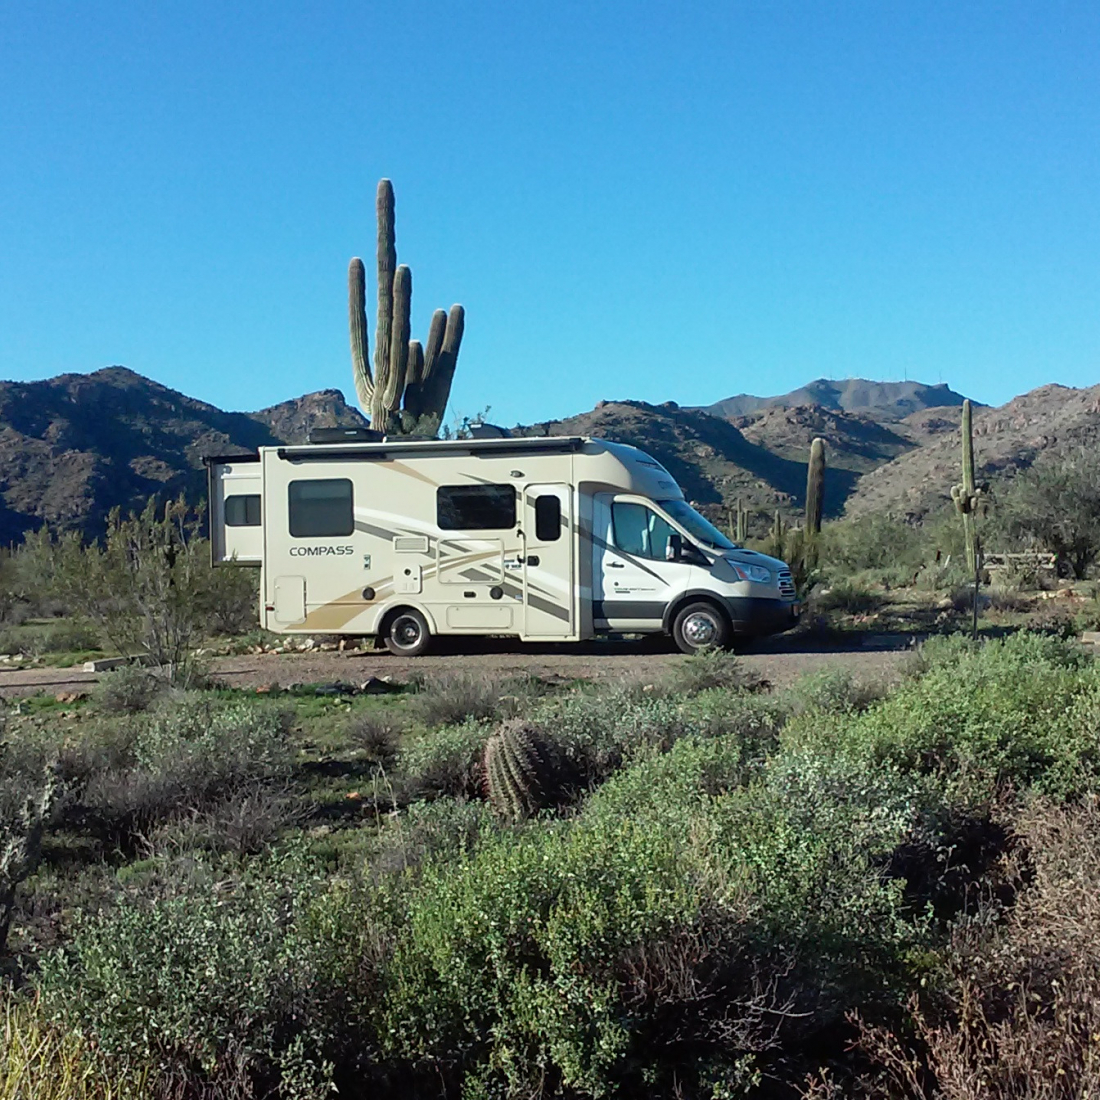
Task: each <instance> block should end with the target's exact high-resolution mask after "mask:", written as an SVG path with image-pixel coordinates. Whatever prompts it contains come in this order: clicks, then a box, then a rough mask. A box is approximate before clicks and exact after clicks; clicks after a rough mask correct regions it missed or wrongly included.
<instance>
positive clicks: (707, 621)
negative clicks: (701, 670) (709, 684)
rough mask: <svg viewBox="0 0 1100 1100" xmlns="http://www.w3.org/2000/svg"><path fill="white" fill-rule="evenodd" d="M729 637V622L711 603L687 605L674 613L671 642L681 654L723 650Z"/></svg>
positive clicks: (728, 641)
mask: <svg viewBox="0 0 1100 1100" xmlns="http://www.w3.org/2000/svg"><path fill="white" fill-rule="evenodd" d="M730 635H731V631H730V625H729V621H728V620H727V619H726V617H725V615H723V614H722V612H721V611H719V610H718V608H717V607H715V606H714V604H712V603H689V604H688V605H687V606H686V607H683V608H681V609H680V610H679V611H678V612H677V613H676V618H675V620H674V621H673V624H672V638H673V641H675V643H676V644H677V645H678V646H679V647H680V651H681V652H682V653H701V652H702V651H703V650H704V649H725V648H726V647H727V646H728V645H729V644H730Z"/></svg>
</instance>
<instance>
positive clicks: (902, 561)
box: [820, 512, 928, 581]
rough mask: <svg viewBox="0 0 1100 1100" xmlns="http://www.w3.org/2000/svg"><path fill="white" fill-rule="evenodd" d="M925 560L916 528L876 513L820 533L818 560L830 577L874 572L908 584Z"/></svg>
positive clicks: (832, 525) (837, 522)
mask: <svg viewBox="0 0 1100 1100" xmlns="http://www.w3.org/2000/svg"><path fill="white" fill-rule="evenodd" d="M927 556H928V548H927V546H926V538H925V537H924V534H923V533H922V532H921V530H920V529H919V528H916V527H914V526H912V525H911V524H908V523H905V522H904V521H902V520H900V519H896V518H895V517H893V516H890V515H885V514H883V513H880V512H875V513H871V514H869V515H865V516H859V517H857V518H855V519H842V520H834V521H833V522H832V523H826V524H825V525H824V526H823V527H822V529H821V537H820V560H821V563H822V566H823V567H824V568H825V569H826V570H827V571H828V573H829V575H830V576H831V577H845V576H851V575H852V574H854V573H862V572H864V571H869V570H874V571H876V572H877V571H890V572H891V576H895V577H897V578H898V579H899V580H901V579H905V578H907V579H908V580H909V581H912V578H913V577H914V575H915V574H916V573H917V571H918V570H920V568H921V567H922V566H923V565H924V563H925V561H926V559H927Z"/></svg>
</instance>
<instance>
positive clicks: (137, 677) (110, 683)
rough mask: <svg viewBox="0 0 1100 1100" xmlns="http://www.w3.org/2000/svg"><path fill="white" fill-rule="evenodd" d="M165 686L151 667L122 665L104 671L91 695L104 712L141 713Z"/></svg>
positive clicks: (99, 708)
mask: <svg viewBox="0 0 1100 1100" xmlns="http://www.w3.org/2000/svg"><path fill="white" fill-rule="evenodd" d="M164 687H165V682H164V680H163V679H162V678H161V677H159V676H157V675H156V673H154V672H153V671H152V670H151V669H148V668H144V667H143V666H141V665H123V666H122V667H121V668H118V669H115V670H113V671H111V672H105V673H104V674H103V676H102V677H101V678H100V680H99V683H97V684H96V686H95V689H94V691H93V692H92V697H93V699H94V700H95V704H96V708H97V709H98V710H99V711H101V712H102V713H103V714H140V713H141V712H142V711H146V710H148V709H149V708H150V707H151V706H152V705H153V702H154V700H155V699H156V698H157V696H158V695H160V694H161V693H162V692H163V690H164Z"/></svg>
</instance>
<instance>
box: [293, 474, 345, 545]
mask: <svg viewBox="0 0 1100 1100" xmlns="http://www.w3.org/2000/svg"><path fill="white" fill-rule="evenodd" d="M354 530H355V519H354V516H353V514H352V499H351V481H350V480H348V479H347V478H345V477H338V478H337V477H334V478H320V479H318V480H317V481H292V482H291V483H290V533H291V535H293V536H294V538H296V539H308V538H319V537H320V538H324V537H326V536H329V535H350V534H351V533H352V531H354Z"/></svg>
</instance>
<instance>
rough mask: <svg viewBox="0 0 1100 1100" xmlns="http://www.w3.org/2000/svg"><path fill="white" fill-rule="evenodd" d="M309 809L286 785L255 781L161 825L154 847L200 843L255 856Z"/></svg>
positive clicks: (181, 848)
mask: <svg viewBox="0 0 1100 1100" xmlns="http://www.w3.org/2000/svg"><path fill="white" fill-rule="evenodd" d="M305 816H306V810H305V809H304V807H302V806H301V805H299V804H298V803H297V802H296V801H295V800H294V798H293V796H292V795H291V793H290V791H289V790H287V789H286V788H285V787H272V786H269V785H264V784H262V783H256V784H252V785H249V786H244V787H241V788H240V789H238V790H235V791H234V792H233V793H232V794H231V795H229V796H228V797H226V798H223V799H222V800H221V801H219V802H217V803H215V804H214V805H212V806H211V807H210V808H209V809H208V810H205V811H201V812H200V811H191V812H190V813H188V814H186V815H185V816H183V817H182V818H180V819H179V820H176V821H170V822H168V823H167V824H165V825H163V826H161V827H160V828H159V829H157V830H156V831H155V832H154V833H153V834H152V836H151V837H150V838H149V847H150V850H151V851H153V852H166V853H170V852H176V851H190V850H193V849H197V848H202V849H206V850H208V851H212V852H230V853H232V854H234V855H238V856H241V855H256V854H257V853H260V852H263V851H264V850H265V849H267V848H268V847H269V846H270V845H272V844H274V843H275V842H276V841H277V840H280V839H281V838H282V837H283V836H284V835H285V833H286V832H287V830H288V829H290V828H291V827H292V826H294V825H296V824H299V823H301V822H302V821H303V820H304V818H305Z"/></svg>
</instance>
